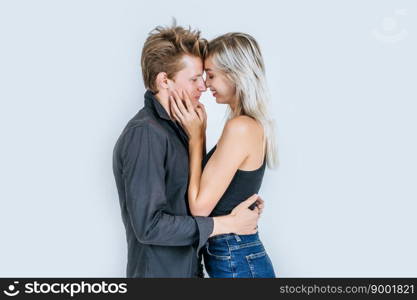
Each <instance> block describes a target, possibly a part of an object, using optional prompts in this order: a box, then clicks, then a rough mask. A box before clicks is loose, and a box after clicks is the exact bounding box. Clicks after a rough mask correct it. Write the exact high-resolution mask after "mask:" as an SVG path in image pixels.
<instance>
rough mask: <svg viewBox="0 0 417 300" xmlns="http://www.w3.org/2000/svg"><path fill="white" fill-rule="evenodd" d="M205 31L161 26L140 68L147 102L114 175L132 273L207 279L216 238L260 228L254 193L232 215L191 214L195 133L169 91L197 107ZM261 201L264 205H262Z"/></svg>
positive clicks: (124, 138)
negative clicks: (210, 242) (208, 249)
mask: <svg viewBox="0 0 417 300" xmlns="http://www.w3.org/2000/svg"><path fill="white" fill-rule="evenodd" d="M205 47H206V41H205V40H204V39H201V38H200V33H199V32H198V31H191V30H186V29H184V28H182V27H177V26H175V25H174V26H172V27H168V28H163V27H157V28H156V29H155V30H154V31H153V32H151V34H150V35H149V37H148V39H147V40H146V42H145V45H144V47H143V50H142V58H141V66H142V73H143V79H144V83H145V86H146V88H147V89H148V90H147V91H146V93H145V107H144V108H143V109H141V110H140V111H139V112H138V113H137V114H136V115H135V116H134V117H133V118H132V119H131V120H130V121H129V122H128V124H127V126H126V127H125V129H124V130H123V132H122V134H121V135H120V137H119V139H118V141H117V143H116V146H115V148H114V153H113V172H114V176H115V179H116V185H117V189H118V194H119V200H120V206H121V210H122V218H123V223H124V225H125V228H126V236H127V243H128V262H127V277H201V276H202V272H201V265H200V264H199V251H200V249H201V247H202V246H203V245H204V244H205V243H206V241H207V239H208V238H209V237H210V236H214V235H218V234H225V233H236V234H249V233H253V230H254V228H256V226H257V221H258V218H259V213H260V210H259V208H255V209H254V210H250V209H248V207H249V206H250V205H251V204H253V203H254V202H256V201H257V197H256V196H253V197H251V198H249V199H247V200H246V201H245V202H243V203H242V204H241V205H239V206H237V207H236V208H235V209H234V211H233V212H232V213H231V214H230V215H227V216H221V217H214V218H210V217H192V216H191V215H190V213H189V209H188V206H187V197H186V195H187V185H188V173H189V169H188V138H187V135H186V133H185V132H184V131H183V129H182V128H181V127H180V126H178V124H177V123H176V122H175V121H173V118H172V117H171V112H170V109H169V96H170V95H171V93H172V92H173V91H174V90H177V89H182V90H185V91H187V92H188V94H189V95H190V96H191V98H192V101H193V103H194V105H198V103H199V102H198V100H199V98H200V96H201V93H202V92H203V91H205V90H206V87H205V84H204V81H203V78H202V75H203V63H202V58H203V55H204V51H205ZM261 205H262V204H261Z"/></svg>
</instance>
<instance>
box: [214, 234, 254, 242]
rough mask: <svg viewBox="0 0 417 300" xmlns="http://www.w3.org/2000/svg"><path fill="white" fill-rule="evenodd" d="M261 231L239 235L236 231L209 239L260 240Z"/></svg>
mask: <svg viewBox="0 0 417 300" xmlns="http://www.w3.org/2000/svg"><path fill="white" fill-rule="evenodd" d="M258 239H259V233H258V232H257V233H255V234H247V235H246V234H245V235H239V234H234V233H227V234H220V235H216V236H213V237H211V238H209V241H220V240H235V241H237V242H241V241H246V240H258Z"/></svg>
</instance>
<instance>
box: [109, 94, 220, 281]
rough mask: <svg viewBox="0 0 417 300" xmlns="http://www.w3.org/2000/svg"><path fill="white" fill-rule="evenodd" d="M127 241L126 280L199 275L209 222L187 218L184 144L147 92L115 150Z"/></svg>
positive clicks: (180, 133) (181, 135)
mask: <svg viewBox="0 0 417 300" xmlns="http://www.w3.org/2000/svg"><path fill="white" fill-rule="evenodd" d="M113 172H114V176H115V179H116V185H117V189H118V194H119V200H120V206H121V211H122V219H123V223H124V225H125V228H126V237H127V243H128V261H127V277H197V276H199V275H200V276H201V273H200V271H201V270H200V269H199V265H200V264H199V259H198V252H199V250H200V248H201V247H202V246H203V245H204V244H205V243H206V241H207V239H208V237H209V235H210V234H211V232H212V231H213V219H212V218H206V217H192V216H190V213H189V209H188V204H187V197H186V195H187V188H188V175H189V174H188V172H189V167H188V140H187V135H186V134H185V132H184V131H183V130H182V128H181V127H179V126H177V124H176V123H175V122H173V121H172V120H171V119H170V117H169V115H168V113H167V112H166V111H165V109H164V108H163V106H162V105H161V104H160V103H159V102H158V100H157V99H156V98H155V96H154V94H153V93H152V92H151V91H147V92H146V93H145V107H144V108H143V109H141V110H140V111H139V112H138V113H137V114H136V115H135V116H134V117H133V118H132V119H131V120H130V121H129V122H128V124H127V125H126V127H125V129H124V130H123V132H122V134H121V135H120V137H119V139H118V140H117V143H116V146H115V148H114V151H113Z"/></svg>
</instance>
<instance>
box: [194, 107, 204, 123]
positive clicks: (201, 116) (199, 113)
mask: <svg viewBox="0 0 417 300" xmlns="http://www.w3.org/2000/svg"><path fill="white" fill-rule="evenodd" d="M195 112H196V113H197V116H198V118H199V119H200V120H201V121H202V122H204V112H203V110H202V109H201V107H196V108H195Z"/></svg>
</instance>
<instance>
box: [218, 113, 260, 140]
mask: <svg viewBox="0 0 417 300" xmlns="http://www.w3.org/2000/svg"><path fill="white" fill-rule="evenodd" d="M259 130H260V125H259V123H258V122H257V121H256V120H255V119H253V118H251V117H249V116H237V117H234V118H232V119H230V120H228V121H227V122H226V125H225V131H226V132H230V133H233V134H238V135H245V136H250V135H252V134H259Z"/></svg>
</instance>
